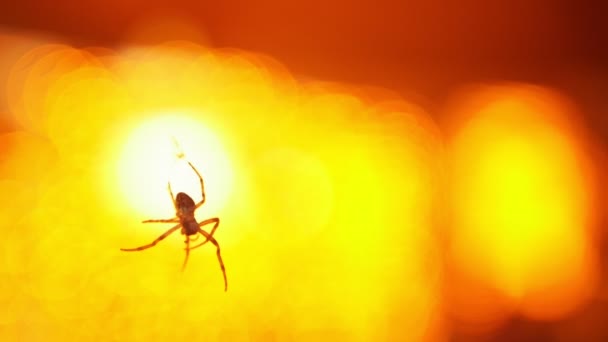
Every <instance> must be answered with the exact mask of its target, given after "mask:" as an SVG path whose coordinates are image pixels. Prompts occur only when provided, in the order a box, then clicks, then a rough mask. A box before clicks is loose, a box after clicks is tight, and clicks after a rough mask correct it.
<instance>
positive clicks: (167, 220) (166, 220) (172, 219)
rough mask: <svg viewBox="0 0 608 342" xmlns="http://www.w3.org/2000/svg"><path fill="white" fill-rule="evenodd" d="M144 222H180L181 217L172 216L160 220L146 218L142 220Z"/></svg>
mask: <svg viewBox="0 0 608 342" xmlns="http://www.w3.org/2000/svg"><path fill="white" fill-rule="evenodd" d="M141 222H142V223H153V222H154V223H158V222H162V223H177V222H179V219H178V218H177V217H174V218H170V219H159V220H144V221H141Z"/></svg>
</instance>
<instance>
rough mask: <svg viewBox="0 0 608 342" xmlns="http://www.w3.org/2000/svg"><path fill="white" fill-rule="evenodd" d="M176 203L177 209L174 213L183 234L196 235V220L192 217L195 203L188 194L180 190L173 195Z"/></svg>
mask: <svg viewBox="0 0 608 342" xmlns="http://www.w3.org/2000/svg"><path fill="white" fill-rule="evenodd" d="M175 202H176V203H177V211H176V213H175V215H176V216H177V218H178V219H179V223H180V224H181V226H182V234H183V235H196V234H198V233H199V231H198V222H196V219H195V218H194V211H195V210H196V204H195V203H194V201H193V200H192V198H191V197H190V196H188V195H187V194H185V193H183V192H180V193H178V194H177V196H176V197H175Z"/></svg>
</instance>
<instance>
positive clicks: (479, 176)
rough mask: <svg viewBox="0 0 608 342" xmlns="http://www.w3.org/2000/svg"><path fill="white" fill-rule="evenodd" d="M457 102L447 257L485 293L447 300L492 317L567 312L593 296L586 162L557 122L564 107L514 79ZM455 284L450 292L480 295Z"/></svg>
mask: <svg viewBox="0 0 608 342" xmlns="http://www.w3.org/2000/svg"><path fill="white" fill-rule="evenodd" d="M457 108H458V110H457V111H456V113H458V114H460V115H457V117H458V118H459V119H460V120H461V121H460V122H461V123H462V124H460V125H457V127H456V128H455V129H454V130H455V132H456V133H455V134H454V135H453V136H452V138H451V152H452V158H453V159H452V167H453V178H452V184H453V188H452V196H453V197H452V198H453V200H452V206H453V220H454V221H453V223H454V230H453V241H452V242H453V244H452V250H451V258H452V259H451V260H452V262H453V263H455V266H454V267H455V268H456V269H459V270H460V271H457V273H460V275H459V276H457V277H461V278H462V277H465V278H466V279H469V281H472V284H477V286H481V287H485V288H486V289H487V290H488V291H490V292H493V293H494V300H492V299H491V297H486V298H485V299H484V300H486V301H489V302H488V303H487V304H485V305H483V306H480V307H476V306H471V305H469V304H468V303H466V304H464V305H463V306H460V307H459V306H455V308H454V310H455V311H456V315H457V316H458V315H460V318H462V319H463V320H465V321H466V320H468V321H469V323H475V322H478V323H480V322H486V323H487V324H491V323H492V321H500V320H501V319H504V318H505V317H506V315H508V314H509V312H511V311H513V310H514V309H517V310H518V311H520V312H521V313H523V314H525V315H527V316H529V317H531V318H534V319H555V318H559V317H563V316H565V315H567V314H568V313H571V312H572V311H573V310H575V309H577V308H579V307H580V306H581V305H582V304H584V303H585V301H586V300H587V299H588V298H589V297H590V295H591V294H592V291H593V290H594V287H595V283H596V280H597V270H596V256H595V254H594V253H595V250H594V247H593V243H594V241H593V240H592V234H591V232H592V228H593V226H592V224H593V222H592V215H593V210H594V208H593V203H592V200H593V197H594V195H593V191H594V190H593V183H591V173H590V172H591V169H590V162H589V160H587V159H586V158H587V157H586V156H585V155H584V154H583V150H582V149H581V146H582V145H579V144H578V141H577V140H576V136H577V135H576V133H577V132H576V131H573V130H572V129H571V128H570V127H569V126H568V125H567V124H566V121H565V120H567V119H569V118H568V117H567V115H569V114H571V113H570V112H569V110H570V107H569V105H568V104H567V103H566V102H565V101H563V100H561V98H560V97H558V96H556V95H554V94H553V93H551V92H549V91H546V90H542V89H537V88H526V87H516V86H514V87H504V88H500V87H496V88H489V89H484V90H481V91H478V92H473V93H472V94H469V95H468V97H466V98H465V99H464V100H461V102H460V105H459V107H457ZM462 113H468V114H464V115H463V114H462ZM455 121H456V120H455ZM461 290H463V292H459V290H458V288H457V287H456V288H455V289H453V294H452V295H453V297H454V298H456V299H457V298H461V299H462V298H468V299H470V300H471V301H472V302H479V300H476V299H475V298H471V297H476V298H478V297H479V294H478V293H477V292H473V293H470V290H469V289H466V290H465V289H461ZM468 299H467V300H465V301H466V302H468ZM456 301H457V300H456ZM459 308H460V309H459ZM497 308H502V309H501V310H496V309H497ZM475 309H478V310H479V311H477V312H472V311H471V310H473V311H475ZM465 312H466V313H465Z"/></svg>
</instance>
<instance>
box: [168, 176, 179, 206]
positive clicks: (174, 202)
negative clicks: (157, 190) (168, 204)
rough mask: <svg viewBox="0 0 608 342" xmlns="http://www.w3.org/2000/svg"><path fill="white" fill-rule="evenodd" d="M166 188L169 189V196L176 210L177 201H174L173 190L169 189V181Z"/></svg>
mask: <svg viewBox="0 0 608 342" xmlns="http://www.w3.org/2000/svg"><path fill="white" fill-rule="evenodd" d="M167 188H168V189H169V195H170V196H171V201H172V202H173V207H174V208H175V210H177V202H176V201H175V196H173V190H171V182H167Z"/></svg>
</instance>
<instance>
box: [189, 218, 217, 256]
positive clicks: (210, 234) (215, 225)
mask: <svg viewBox="0 0 608 342" xmlns="http://www.w3.org/2000/svg"><path fill="white" fill-rule="evenodd" d="M210 223H215V224H214V225H213V228H211V232H210V233H209V236H213V233H215V230H216V229H217V226H219V224H220V219H219V217H213V218H210V219H206V220H205V221H202V222H201V223H199V224H198V226H199V227H202V226H205V225H208V224H210ZM199 230H201V229H199ZM203 235H205V234H203ZM207 242H209V238H206V239H205V241H203V242H201V243H199V244H198V245H196V246H194V247H191V248H190V249H195V248H198V247H200V246H202V245H204V244H206V243H207Z"/></svg>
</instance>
